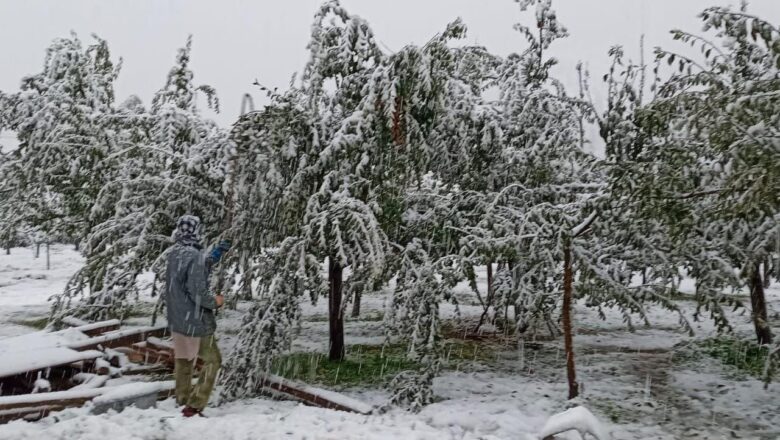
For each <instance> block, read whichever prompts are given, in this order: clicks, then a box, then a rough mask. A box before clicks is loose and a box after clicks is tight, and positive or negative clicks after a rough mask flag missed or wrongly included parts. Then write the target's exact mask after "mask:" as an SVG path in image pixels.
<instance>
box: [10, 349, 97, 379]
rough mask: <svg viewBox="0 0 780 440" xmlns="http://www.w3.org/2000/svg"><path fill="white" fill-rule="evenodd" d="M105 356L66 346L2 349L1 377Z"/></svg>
mask: <svg viewBox="0 0 780 440" xmlns="http://www.w3.org/2000/svg"><path fill="white" fill-rule="evenodd" d="M101 356H103V353H102V352H100V351H97V350H86V351H76V350H71V349H69V348H64V347H47V348H42V349H38V350H29V351H20V352H15V353H14V352H12V353H3V352H2V351H0V358H2V359H3V362H2V363H0V378H2V377H10V376H16V375H20V374H25V373H28V372H34V371H38V370H43V369H46V368H54V367H60V366H66V365H70V364H72V363H74V362H79V361H84V360H95V359H97V358H100V357H101Z"/></svg>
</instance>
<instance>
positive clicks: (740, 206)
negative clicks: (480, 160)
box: [630, 6, 780, 343]
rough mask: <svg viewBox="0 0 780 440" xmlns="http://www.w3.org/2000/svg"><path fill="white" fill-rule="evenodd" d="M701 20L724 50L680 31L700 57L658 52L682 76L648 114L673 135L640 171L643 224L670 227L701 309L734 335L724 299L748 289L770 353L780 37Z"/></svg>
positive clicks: (722, 18) (707, 16)
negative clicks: (768, 284)
mask: <svg viewBox="0 0 780 440" xmlns="http://www.w3.org/2000/svg"><path fill="white" fill-rule="evenodd" d="M701 18H702V20H703V22H704V25H705V26H704V27H705V31H708V30H714V31H716V32H717V33H716V37H717V38H718V40H714V41H711V40H709V39H707V38H706V37H702V36H698V35H694V34H690V33H687V32H684V31H673V37H674V38H675V39H676V40H679V41H681V42H683V43H686V44H688V45H691V46H694V47H696V48H699V49H700V52H701V55H700V56H698V57H697V56H690V57H689V56H686V55H681V54H677V53H674V52H668V51H664V50H661V49H658V50H657V57H658V60H659V61H662V62H663V63H666V64H668V65H670V66H672V67H673V68H674V70H675V71H674V72H673V73H672V75H671V77H670V79H669V80H668V81H665V82H663V83H661V84H658V85H657V89H656V92H657V97H656V99H655V100H654V101H653V103H652V104H651V105H649V106H648V109H647V110H646V112H645V114H651V115H652V117H653V118H657V119H659V120H660V124H657V125H658V126H660V127H663V128H664V129H663V130H659V131H658V132H656V133H652V134H653V139H652V142H649V143H647V145H645V147H644V150H643V152H642V153H640V155H639V156H638V157H637V159H636V163H635V166H634V167H633V168H631V170H630V172H631V173H632V176H633V177H634V179H633V181H634V182H636V183H635V188H633V189H632V192H633V193H634V194H635V195H636V196H637V197H639V198H641V200H642V202H643V209H642V211H639V212H638V214H639V215H642V216H645V217H653V218H656V219H660V221H662V222H663V223H664V224H665V225H666V227H668V229H669V231H670V236H671V237H672V240H671V243H670V244H671V246H672V247H673V248H674V249H675V252H676V253H677V254H678V261H682V262H683V267H684V268H685V270H686V272H687V273H688V274H689V275H690V276H692V277H693V278H695V279H696V297H697V300H698V301H699V303H700V305H701V307H703V308H704V309H705V310H709V311H710V312H711V313H712V314H713V315H714V316H715V317H716V319H717V320H718V322H719V325H720V326H721V327H724V328H726V327H728V322H727V321H726V318H725V314H724V313H723V311H722V308H721V307H722V305H721V304H722V302H723V301H726V300H728V301H733V299H732V298H727V297H725V295H724V293H726V291H727V290H728V289H733V290H736V289H739V288H742V287H747V288H748V289H749V290H750V292H751V305H752V307H751V309H752V318H753V322H754V324H755V331H756V337H757V339H758V341H759V343H769V342H770V341H771V339H772V337H771V331H770V327H771V326H770V325H769V322H768V319H769V318H768V316H769V315H768V313H767V309H766V301H765V298H764V280H763V279H762V278H763V277H762V273H761V270H760V269H761V265H762V264H763V265H764V266H765V269H766V266H767V263H768V262H771V261H772V260H773V259H775V258H777V255H778V251H777V249H778V245H779V244H780V241H779V240H780V239H779V238H778V237H779V236H780V235H779V234H780V217H778V214H777V213H778V211H780V198H778V197H779V196H778V193H779V192H778V188H780V184H778V182H780V168H778V163H780V160H778V159H780V156H778V150H777V147H776V145H777V143H778V139H780V131H778V126H780V125H779V124H778V112H777V111H778V105H780V104H778V102H779V101H778V100H777V99H776V96H775V95H776V92H777V89H778V87H779V86H780V82H779V81H780V80H778V71H779V70H778V68H779V66H778V59H779V58H780V32H778V29H777V27H775V26H774V25H772V24H770V23H769V22H767V21H764V20H761V19H759V18H757V17H754V16H752V15H749V14H748V13H747V12H746V11H745V7H744V6H743V8H742V10H740V11H732V10H729V9H727V8H710V9H707V10H705V11H704V12H703V13H702V14H701ZM663 63H662V64H663ZM768 272H769V271H768V270H765V271H764V273H765V275H768Z"/></svg>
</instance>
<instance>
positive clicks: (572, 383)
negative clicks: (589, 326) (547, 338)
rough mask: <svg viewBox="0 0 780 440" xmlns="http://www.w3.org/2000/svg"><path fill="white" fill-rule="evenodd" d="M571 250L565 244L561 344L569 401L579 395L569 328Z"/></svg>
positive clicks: (571, 279)
mask: <svg viewBox="0 0 780 440" xmlns="http://www.w3.org/2000/svg"><path fill="white" fill-rule="evenodd" d="M572 283H573V275H572V267H571V249H570V248H569V244H568V243H566V244H565V245H564V248H563V343H564V347H565V350H566V377H567V379H568V381H569V399H574V398H575V397H577V396H578V395H579V394H580V391H579V384H578V383H577V373H576V371H575V369H574V341H573V337H572V327H571V300H572V290H573V289H572Z"/></svg>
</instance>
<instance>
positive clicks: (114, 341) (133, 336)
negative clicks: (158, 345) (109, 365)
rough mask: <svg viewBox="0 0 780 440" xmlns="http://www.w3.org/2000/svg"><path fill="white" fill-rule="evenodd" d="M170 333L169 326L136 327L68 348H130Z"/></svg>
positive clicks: (72, 344) (75, 343)
mask: <svg viewBox="0 0 780 440" xmlns="http://www.w3.org/2000/svg"><path fill="white" fill-rule="evenodd" d="M167 332H168V326H167V325H158V326H154V327H136V328H130V329H124V330H115V331H111V332H108V333H104V334H102V335H100V336H95V337H91V338H89V339H86V340H80V341H75V342H73V343H71V344H68V347H70V348H72V349H74V350H91V349H95V348H99V347H103V348H115V347H122V346H125V347H127V346H130V345H133V344H135V343H137V342H141V341H144V340H146V339H147V338H149V337H150V336H156V337H161V336H165V334H166V333H167Z"/></svg>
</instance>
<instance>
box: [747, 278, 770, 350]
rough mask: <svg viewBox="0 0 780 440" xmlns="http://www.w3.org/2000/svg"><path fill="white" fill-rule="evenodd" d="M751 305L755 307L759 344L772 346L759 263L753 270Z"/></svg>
mask: <svg viewBox="0 0 780 440" xmlns="http://www.w3.org/2000/svg"><path fill="white" fill-rule="evenodd" d="M750 304H751V306H752V307H753V309H752V312H753V313H752V316H753V326H754V327H755V328H756V338H757V339H758V343H759V344H771V343H772V332H771V330H770V328H769V320H768V319H767V312H766V298H765V296H764V282H763V280H762V279H761V268H760V266H759V265H758V264H757V263H756V265H755V267H754V268H753V276H752V277H751V278H750Z"/></svg>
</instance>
